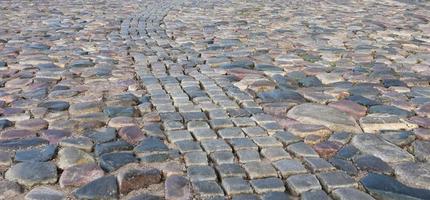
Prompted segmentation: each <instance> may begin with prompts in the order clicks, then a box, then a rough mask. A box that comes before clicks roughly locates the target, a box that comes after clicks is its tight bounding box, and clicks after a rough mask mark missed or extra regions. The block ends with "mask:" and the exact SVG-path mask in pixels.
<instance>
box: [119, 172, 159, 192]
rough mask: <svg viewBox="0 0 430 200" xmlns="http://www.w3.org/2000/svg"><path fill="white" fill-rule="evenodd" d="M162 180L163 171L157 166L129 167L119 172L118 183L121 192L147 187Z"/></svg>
mask: <svg viewBox="0 0 430 200" xmlns="http://www.w3.org/2000/svg"><path fill="white" fill-rule="evenodd" d="M160 182H161V172H160V170H158V169H155V168H148V169H145V168H144V169H136V168H134V169H127V170H124V171H122V172H120V173H119V174H118V185H119V191H120V192H121V194H127V193H129V192H130V191H132V190H137V189H141V188H146V187H148V186H149V185H152V184H157V183H160Z"/></svg>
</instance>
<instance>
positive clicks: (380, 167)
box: [354, 155, 394, 175]
mask: <svg viewBox="0 0 430 200" xmlns="http://www.w3.org/2000/svg"><path fill="white" fill-rule="evenodd" d="M354 162H355V164H356V166H357V168H358V169H360V170H365V171H369V172H376V173H384V174H388V175H390V174H392V173H393V172H394V170H393V168H391V167H390V166H389V165H388V164H387V163H385V162H384V161H382V160H381V159H380V158H378V157H375V156H370V155H361V156H358V157H356V158H354Z"/></svg>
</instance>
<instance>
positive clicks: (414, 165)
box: [394, 162, 430, 190]
mask: <svg viewBox="0 0 430 200" xmlns="http://www.w3.org/2000/svg"><path fill="white" fill-rule="evenodd" d="M394 170H395V174H396V177H397V180H398V181H400V182H402V183H403V184H405V185H408V186H410V187H416V188H421V189H426V190H430V184H429V183H430V182H429V181H430V178H429V177H430V176H429V175H430V164H429V163H427V162H426V163H420V162H405V163H401V164H399V165H396V166H395V167H394Z"/></svg>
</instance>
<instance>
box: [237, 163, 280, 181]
mask: <svg viewBox="0 0 430 200" xmlns="http://www.w3.org/2000/svg"><path fill="white" fill-rule="evenodd" d="M243 167H244V168H245V171H246V173H247V174H248V176H249V178H251V179H256V178H266V177H277V176H278V173H277V172H276V170H275V169H274V168H273V167H272V166H271V165H270V164H268V163H262V162H250V163H246V164H244V165H243Z"/></svg>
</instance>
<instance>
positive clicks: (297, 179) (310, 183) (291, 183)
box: [287, 174, 321, 195]
mask: <svg viewBox="0 0 430 200" xmlns="http://www.w3.org/2000/svg"><path fill="white" fill-rule="evenodd" d="M287 187H288V189H289V190H290V191H291V193H292V194H294V195H300V194H302V193H304V192H306V191H310V190H318V189H321V185H320V183H319V181H318V179H317V177H316V176H315V175H312V174H298V175H292V176H290V177H288V178H287Z"/></svg>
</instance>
